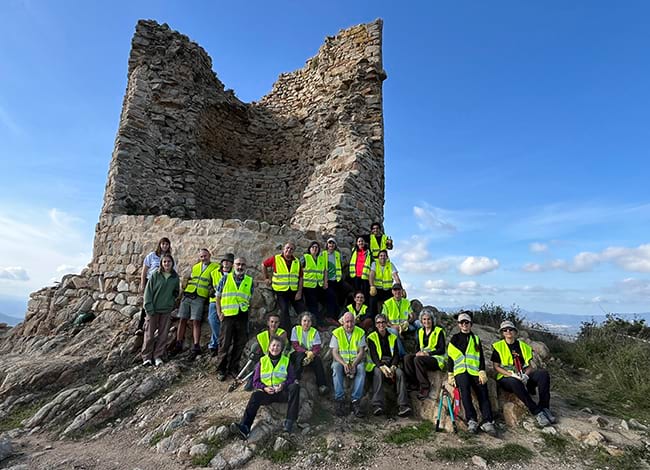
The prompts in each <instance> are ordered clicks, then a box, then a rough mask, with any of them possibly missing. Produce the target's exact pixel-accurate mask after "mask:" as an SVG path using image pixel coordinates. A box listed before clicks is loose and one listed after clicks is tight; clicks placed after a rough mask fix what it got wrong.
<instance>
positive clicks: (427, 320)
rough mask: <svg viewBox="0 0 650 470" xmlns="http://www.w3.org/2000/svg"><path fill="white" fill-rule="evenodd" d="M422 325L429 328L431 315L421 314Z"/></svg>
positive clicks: (431, 323)
mask: <svg viewBox="0 0 650 470" xmlns="http://www.w3.org/2000/svg"><path fill="white" fill-rule="evenodd" d="M422 325H424V327H425V328H426V329H431V326H432V325H433V322H432V321H431V317H430V316H429V315H422Z"/></svg>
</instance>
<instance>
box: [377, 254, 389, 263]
mask: <svg viewBox="0 0 650 470" xmlns="http://www.w3.org/2000/svg"><path fill="white" fill-rule="evenodd" d="M378 258H379V264H381V265H382V266H383V265H385V264H386V260H387V259H388V255H387V254H386V253H384V252H381V253H379V256H378Z"/></svg>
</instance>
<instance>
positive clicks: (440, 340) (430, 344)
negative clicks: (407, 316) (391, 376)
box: [404, 307, 447, 400]
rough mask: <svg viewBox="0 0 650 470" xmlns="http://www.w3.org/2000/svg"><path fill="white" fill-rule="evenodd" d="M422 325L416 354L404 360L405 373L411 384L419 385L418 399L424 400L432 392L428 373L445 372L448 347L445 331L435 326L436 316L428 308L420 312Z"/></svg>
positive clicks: (409, 355)
mask: <svg viewBox="0 0 650 470" xmlns="http://www.w3.org/2000/svg"><path fill="white" fill-rule="evenodd" d="M420 323H422V328H420V329H419V330H418V332H417V336H418V342H417V345H416V347H417V349H416V353H415V354H408V355H407V356H406V357H405V358H404V371H405V372H406V377H407V379H408V380H409V382H411V383H417V384H418V386H419V390H420V392H419V393H418V399H419V400H424V399H425V398H427V397H428V396H429V391H430V390H431V382H430V381H429V376H428V374H427V372H428V371H435V370H439V371H442V372H444V370H445V362H446V361H447V346H446V344H445V330H443V329H442V328H441V327H440V326H438V325H435V317H434V314H433V312H432V311H431V310H429V309H428V308H427V307H425V308H423V309H422V312H420Z"/></svg>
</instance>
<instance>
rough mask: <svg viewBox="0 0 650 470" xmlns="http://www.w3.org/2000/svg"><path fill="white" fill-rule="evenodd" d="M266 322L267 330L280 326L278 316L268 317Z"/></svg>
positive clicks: (273, 329)
mask: <svg viewBox="0 0 650 470" xmlns="http://www.w3.org/2000/svg"><path fill="white" fill-rule="evenodd" d="M266 324H267V326H268V327H269V330H271V331H275V330H277V329H278V327H279V326H280V317H269V320H268V322H267V323H266Z"/></svg>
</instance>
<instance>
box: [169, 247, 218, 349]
mask: <svg viewBox="0 0 650 470" xmlns="http://www.w3.org/2000/svg"><path fill="white" fill-rule="evenodd" d="M215 269H219V265H218V264H217V263H212V262H210V252H209V251H208V249H207V248H201V249H200V250H199V262H198V263H196V264H195V265H194V266H192V274H191V277H190V279H189V281H188V282H187V287H185V291H184V292H183V299H182V300H181V306H180V308H179V309H178V317H179V318H180V322H179V323H178V330H177V331H176V348H175V352H180V351H182V349H183V339H184V338H185V328H186V327H187V321H188V320H191V322H192V339H193V340H194V343H193V346H192V350H191V352H190V360H192V361H193V360H194V359H196V356H198V355H199V354H201V345H200V341H201V319H202V318H203V307H204V306H205V303H206V301H207V300H208V297H209V295H210V281H211V279H212V278H211V274H212V271H214V270H215Z"/></svg>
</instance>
